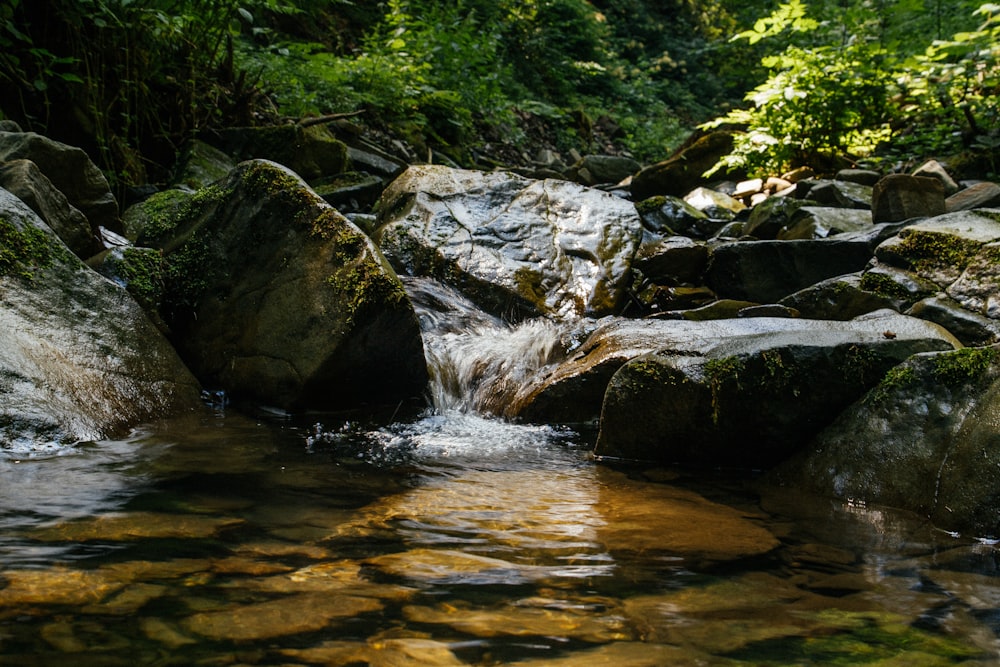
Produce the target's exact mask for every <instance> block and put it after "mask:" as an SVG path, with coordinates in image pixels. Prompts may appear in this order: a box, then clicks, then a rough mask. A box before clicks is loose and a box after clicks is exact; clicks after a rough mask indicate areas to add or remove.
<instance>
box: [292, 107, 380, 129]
mask: <svg viewBox="0 0 1000 667" xmlns="http://www.w3.org/2000/svg"><path fill="white" fill-rule="evenodd" d="M364 112H365V110H364V109H358V110H357V111H347V112H345V113H331V114H328V115H326V116H319V117H316V118H303V119H302V120H300V121H299V122H298V125H299V127H312V126H313V125H322V124H324V123H332V122H333V121H335V120H342V119H344V118H352V117H354V116H360V115H361V114H363V113H364Z"/></svg>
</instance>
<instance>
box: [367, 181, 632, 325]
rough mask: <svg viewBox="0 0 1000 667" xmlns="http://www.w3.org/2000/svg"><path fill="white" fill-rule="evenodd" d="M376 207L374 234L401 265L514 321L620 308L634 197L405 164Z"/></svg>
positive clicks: (570, 316) (626, 283)
mask: <svg viewBox="0 0 1000 667" xmlns="http://www.w3.org/2000/svg"><path fill="white" fill-rule="evenodd" d="M378 210H379V224H380V227H379V229H378V231H377V234H376V238H377V240H378V243H379V245H380V247H381V248H382V251H383V252H384V253H385V254H386V257H388V258H389V260H390V261H391V262H392V263H393V265H394V266H395V267H396V269H397V270H398V271H400V272H401V273H404V274H407V275H412V276H429V277H435V278H437V279H439V280H442V281H443V282H445V283H447V284H449V285H451V286H453V287H456V288H458V289H460V290H461V291H462V292H463V293H464V294H465V296H467V297H468V298H470V299H471V300H472V301H473V302H475V303H476V304H477V305H478V306H479V307H480V308H482V309H484V310H486V311H487V312H490V313H492V314H494V315H497V316H503V317H506V318H508V319H511V320H514V321H517V320H520V319H523V318H524V317H527V316H534V315H538V314H543V315H548V316H550V317H554V318H557V319H563V318H565V319H575V318H578V317H580V316H595V317H599V316H602V315H608V314H612V313H615V312H617V310H618V309H619V308H621V307H622V306H623V305H624V303H625V296H626V293H625V290H626V288H627V287H628V286H629V283H630V281H631V264H632V258H633V257H634V256H635V253H636V251H637V249H638V247H639V243H640V241H641V237H642V224H641V223H640V221H639V216H638V214H637V213H636V210H635V207H634V206H633V205H632V203H631V202H628V201H625V200H623V199H620V198H618V197H615V196H613V195H611V194H608V193H605V192H602V191H600V190H595V189H589V188H586V187H583V186H580V185H577V184H575V183H570V182H568V181H556V180H546V181H532V180H530V179H526V178H523V177H520V176H517V175H514V174H511V173H506V172H493V173H483V172H477V171H470V170H460V169H451V168H448V167H442V166H433V165H428V166H419V167H411V168H410V169H408V170H407V171H406V173H404V174H403V175H402V176H400V177H399V178H397V179H396V180H395V181H394V182H393V183H392V184H390V185H389V187H388V188H387V189H386V191H385V193H384V194H383V196H382V199H381V200H380V202H379V206H378Z"/></svg>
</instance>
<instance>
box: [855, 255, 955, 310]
mask: <svg viewBox="0 0 1000 667" xmlns="http://www.w3.org/2000/svg"><path fill="white" fill-rule="evenodd" d="M859 286H860V288H861V289H863V290H865V291H867V292H869V293H871V294H874V295H876V296H880V297H882V298H885V299H888V300H889V301H890V302H891V303H892V309H893V310H898V311H903V310H906V309H907V308H909V307H910V306H912V305H913V304H914V303H916V302H917V301H919V300H920V299H923V298H925V297H927V296H930V295H932V294H934V293H936V292H937V291H938V290H939V289H940V288H939V287H938V286H937V285H936V284H935V283H933V282H931V281H929V280H925V279H923V278H921V277H920V276H919V275H917V274H914V273H910V272H909V271H905V270H903V269H897V268H895V267H893V266H886V265H884V264H878V263H876V264H875V265H873V266H871V267H870V268H868V269H867V270H866V271H865V272H864V273H862V274H861V282H860V284H859Z"/></svg>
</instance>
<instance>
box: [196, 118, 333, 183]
mask: <svg viewBox="0 0 1000 667" xmlns="http://www.w3.org/2000/svg"><path fill="white" fill-rule="evenodd" d="M205 139H206V140H207V141H209V142H211V143H213V144H214V145H216V147H218V148H220V149H221V150H222V151H223V152H224V153H226V154H227V155H231V156H233V157H234V158H235V159H236V160H238V161H242V160H251V159H261V160H271V161H273V162H277V163H278V164H282V165H284V166H286V167H288V168H289V169H291V170H292V171H294V172H295V173H296V174H298V175H299V176H301V177H302V178H304V179H305V180H307V181H313V180H316V179H319V178H323V177H326V176H334V175H336V174H339V173H341V172H343V171H345V169H346V167H347V159H348V151H347V146H346V145H345V144H344V143H343V142H341V141H339V140H337V139H336V138H335V137H334V136H333V134H332V133H331V132H330V131H329V130H328V129H327V128H326V127H325V126H323V125H313V126H311V127H305V128H304V127H302V126H301V125H298V124H292V125H272V126H267V127H233V128H226V129H222V130H217V131H215V132H214V133H213V134H212V135H211V136H206V137H205Z"/></svg>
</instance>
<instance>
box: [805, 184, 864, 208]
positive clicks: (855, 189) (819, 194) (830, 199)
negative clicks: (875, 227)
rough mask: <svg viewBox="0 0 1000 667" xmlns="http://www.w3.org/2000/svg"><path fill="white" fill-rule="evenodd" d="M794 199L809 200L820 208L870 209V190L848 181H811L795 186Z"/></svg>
mask: <svg viewBox="0 0 1000 667" xmlns="http://www.w3.org/2000/svg"><path fill="white" fill-rule="evenodd" d="M795 198H796V199H811V200H812V201H815V202H817V203H818V204H820V205H822V206H831V207H836V208H857V209H865V210H868V209H871V207H872V188H871V187H869V186H867V185H859V184H857V183H851V182H849V181H829V180H825V179H820V180H812V179H811V180H807V181H799V183H797V184H796V187H795Z"/></svg>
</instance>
